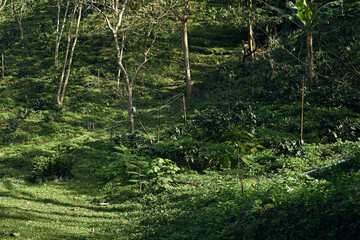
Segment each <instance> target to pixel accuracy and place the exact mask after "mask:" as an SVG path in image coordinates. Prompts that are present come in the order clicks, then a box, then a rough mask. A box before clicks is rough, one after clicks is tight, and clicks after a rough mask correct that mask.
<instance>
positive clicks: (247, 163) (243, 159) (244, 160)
mask: <svg viewBox="0 0 360 240" xmlns="http://www.w3.org/2000/svg"><path fill="white" fill-rule="evenodd" d="M241 160H242V161H243V162H244V163H245V164H246V165H248V166H250V163H249V161H248V160H247V159H246V158H244V157H241Z"/></svg>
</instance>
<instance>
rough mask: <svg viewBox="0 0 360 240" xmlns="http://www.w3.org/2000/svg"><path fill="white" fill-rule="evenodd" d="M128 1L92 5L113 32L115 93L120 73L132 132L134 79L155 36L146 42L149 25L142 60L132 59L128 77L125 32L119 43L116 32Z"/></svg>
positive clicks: (149, 34)
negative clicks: (132, 63) (100, 5)
mask: <svg viewBox="0 0 360 240" xmlns="http://www.w3.org/2000/svg"><path fill="white" fill-rule="evenodd" d="M128 3H129V2H128V0H124V1H122V3H121V4H120V1H119V0H115V1H113V2H110V3H107V2H106V1H105V3H103V9H100V7H99V6H97V5H93V6H94V7H95V9H96V10H97V11H99V12H100V13H101V14H102V15H103V17H104V18H105V21H106V23H107V25H108V27H109V29H110V30H111V32H112V34H113V38H114V39H113V40H114V44H115V48H116V61H117V63H118V66H119V69H118V76H117V93H118V89H119V85H120V76H121V75H120V74H121V73H122V74H123V78H124V80H125V90H126V94H127V105H128V106H127V108H128V118H129V133H131V134H134V132H135V130H134V108H133V87H134V83H135V80H136V78H137V75H138V73H139V71H140V69H142V67H143V65H144V64H145V63H146V62H147V61H148V60H149V59H148V58H147V55H148V54H149V52H150V49H151V48H152V47H153V45H154V41H155V39H156V37H154V39H153V40H152V41H151V43H150V44H149V45H148V44H147V43H148V42H147V40H148V39H149V38H150V36H151V35H152V27H153V25H151V27H150V28H149V29H148V31H147V34H146V37H147V38H146V39H145V47H144V52H143V60H142V62H141V63H140V64H138V63H137V62H136V60H135V59H134V62H135V65H136V67H135V68H134V72H133V74H132V76H131V77H130V75H129V71H128V69H127V68H126V67H125V66H124V64H123V54H124V49H125V40H126V32H125V31H123V32H122V34H121V43H120V42H119V36H118V32H119V30H120V27H121V25H122V19H123V15H124V14H125V10H126V8H127V6H128ZM120 5H122V6H120ZM107 7H108V9H110V10H111V11H112V14H113V15H112V17H114V18H112V17H109V15H107V14H106V12H105V9H106V8H107ZM111 19H115V21H116V22H115V23H114V24H113V23H111Z"/></svg>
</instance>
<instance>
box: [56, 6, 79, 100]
mask: <svg viewBox="0 0 360 240" xmlns="http://www.w3.org/2000/svg"><path fill="white" fill-rule="evenodd" d="M75 13H76V7H74V10H73V12H72V14H71V15H70V20H69V28H68V33H67V46H66V53H65V58H64V63H63V69H62V72H61V77H60V83H59V89H58V93H57V103H58V105H60V106H61V105H62V99H61V92H62V88H63V84H64V77H65V72H66V67H67V61H68V58H69V51H70V45H71V39H72V31H71V30H72V25H73V21H74V17H75Z"/></svg>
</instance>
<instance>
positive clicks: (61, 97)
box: [57, 3, 83, 106]
mask: <svg viewBox="0 0 360 240" xmlns="http://www.w3.org/2000/svg"><path fill="white" fill-rule="evenodd" d="M82 7H83V4H82V3H80V4H77V5H75V6H74V13H73V15H75V13H76V9H78V11H79V14H78V19H77V24H76V30H75V37H74V41H73V44H72V48H71V52H70V57H69V63H68V65H67V73H66V78H65V81H64V84H62V82H63V79H64V70H63V73H62V76H61V80H60V85H59V91H58V96H57V99H58V104H59V105H60V106H61V105H62V104H63V101H64V98H65V92H66V87H67V84H68V82H69V78H70V72H71V64H72V60H73V56H74V51H75V46H76V43H77V39H78V35H79V28H80V21H81V13H82ZM69 30H70V31H69V34H71V33H70V32H71V27H70V29H69ZM70 39H71V36H70ZM68 40H69V38H68ZM68 44H69V41H68ZM68 48H69V45H68ZM67 52H68V51H67ZM66 55H67V54H66ZM66 57H67V56H66ZM65 67H66V60H65V62H64V69H65Z"/></svg>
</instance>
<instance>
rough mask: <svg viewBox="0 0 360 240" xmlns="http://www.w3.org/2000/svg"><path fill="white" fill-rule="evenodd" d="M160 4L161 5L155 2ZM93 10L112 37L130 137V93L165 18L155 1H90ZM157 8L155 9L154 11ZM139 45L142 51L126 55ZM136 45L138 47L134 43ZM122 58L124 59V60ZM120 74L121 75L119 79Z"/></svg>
mask: <svg viewBox="0 0 360 240" xmlns="http://www.w3.org/2000/svg"><path fill="white" fill-rule="evenodd" d="M158 2H159V3H161V1H158ZM91 3H92V6H93V7H94V8H95V9H96V10H97V11H98V12H99V13H100V14H101V15H102V16H103V18H104V19H105V23H106V25H107V27H108V29H109V30H110V32H111V34H112V38H113V41H114V45H115V49H116V61H117V64H118V67H119V70H118V74H117V78H118V80H117V82H119V81H120V77H121V76H123V79H124V82H125V90H126V95H127V110H128V120H129V133H131V134H133V133H134V132H135V126H134V108H133V89H134V84H135V81H136V78H137V76H138V73H139V71H140V70H141V69H142V68H143V66H144V65H145V64H146V63H147V62H148V61H149V59H150V58H149V55H150V51H151V49H152V48H153V46H154V43H155V40H156V38H157V36H156V33H155V31H154V28H155V27H156V25H158V23H159V22H158V21H159V19H160V18H161V17H162V16H164V14H162V13H161V8H156V6H153V5H152V3H153V4H154V5H156V1H152V2H151V1H150V2H148V3H147V4H145V3H141V4H140V3H139V2H136V1H131V0H123V1H120V0H114V1H105V0H100V1H96V0H93V1H92V2H91ZM155 8H156V9H155ZM139 41H140V42H141V45H142V47H141V48H142V51H141V53H140V54H136V53H135V51H134V52H131V51H127V49H128V48H130V47H131V46H132V45H136V44H137V43H139ZM136 42H137V43H136ZM125 55H126V56H127V57H126V58H125ZM121 74H122V75H121Z"/></svg>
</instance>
